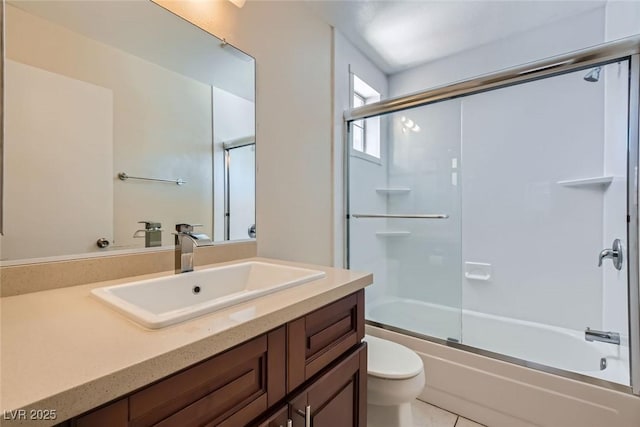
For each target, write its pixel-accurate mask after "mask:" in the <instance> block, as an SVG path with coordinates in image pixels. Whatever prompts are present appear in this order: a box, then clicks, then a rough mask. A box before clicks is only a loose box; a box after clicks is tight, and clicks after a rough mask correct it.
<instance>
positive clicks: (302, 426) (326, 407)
mask: <svg viewBox="0 0 640 427" xmlns="http://www.w3.org/2000/svg"><path fill="white" fill-rule="evenodd" d="M366 350H367V348H366V344H365V343H362V344H360V346H358V348H357V349H356V350H355V351H352V352H350V353H349V354H348V356H346V357H345V358H342V359H341V360H340V361H339V362H337V363H336V364H334V365H333V366H332V367H331V368H330V369H329V371H328V372H326V373H324V374H322V375H321V376H319V377H318V378H317V379H314V380H312V381H311V384H309V385H308V386H306V387H305V388H304V390H303V391H302V392H300V393H299V394H298V395H297V396H296V397H294V398H293V399H292V400H291V401H290V403H289V417H290V419H291V420H292V421H293V423H292V427H311V426H313V427H338V426H339V427H366V425H367V418H366V404H367V351H366ZM278 427H279V426H278Z"/></svg>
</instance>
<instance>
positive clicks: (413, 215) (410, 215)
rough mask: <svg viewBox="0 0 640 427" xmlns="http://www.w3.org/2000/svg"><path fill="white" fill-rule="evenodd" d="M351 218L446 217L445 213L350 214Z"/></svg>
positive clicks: (447, 216)
mask: <svg viewBox="0 0 640 427" xmlns="http://www.w3.org/2000/svg"><path fill="white" fill-rule="evenodd" d="M351 216H352V217H353V218H413V219H447V218H449V215H447V214H404V215H403V214H351Z"/></svg>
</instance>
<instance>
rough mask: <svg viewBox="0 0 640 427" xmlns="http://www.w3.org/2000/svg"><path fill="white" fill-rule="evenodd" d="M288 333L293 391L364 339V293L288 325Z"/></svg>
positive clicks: (352, 295) (288, 370)
mask: <svg viewBox="0 0 640 427" xmlns="http://www.w3.org/2000/svg"><path fill="white" fill-rule="evenodd" d="M287 333H288V336H289V338H288V339H289V346H288V352H287V363H288V366H287V372H288V375H287V386H288V388H287V390H288V391H289V392H291V391H292V390H294V389H295V388H296V387H298V386H300V385H301V384H302V383H303V382H305V381H307V380H308V379H310V378H311V377H312V376H314V375H316V374H317V373H318V372H320V371H321V370H323V369H324V368H325V367H327V366H328V365H330V364H331V363H332V362H333V361H334V360H337V359H338V358H339V357H340V356H341V355H343V354H345V353H346V352H347V351H348V350H349V349H350V348H352V347H354V346H355V345H357V344H358V343H359V342H360V341H361V340H362V338H363V337H364V290H361V291H358V292H356V293H353V294H351V295H348V296H346V297H344V298H342V299H340V300H338V301H336V302H334V303H331V304H329V305H326V306H324V307H322V308H320V309H318V310H316V311H314V312H312V313H309V314H308V315H306V316H304V317H301V318H299V319H296V320H294V321H292V322H289V323H288V324H287Z"/></svg>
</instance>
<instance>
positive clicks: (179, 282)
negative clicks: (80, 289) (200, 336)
mask: <svg viewBox="0 0 640 427" xmlns="http://www.w3.org/2000/svg"><path fill="white" fill-rule="evenodd" d="M324 276H325V273H324V272H323V271H318V270H308V269H306V268H298V267H289V266H286V265H280V264H270V263H266V262H256V261H250V262H243V263H239V264H233V265H228V266H224V267H213V268H208V269H206V270H197V271H192V272H189V273H182V274H176V275H174V276H167V277H161V278H158V279H148V280H140V281H137V282H131V283H126V284H123V285H114V286H105V287H103V288H96V289H93V290H92V291H91V293H92V294H93V295H95V296H96V297H98V298H100V299H101V300H102V301H104V302H106V303H107V304H109V305H110V306H111V307H112V308H115V309H116V310H118V311H119V312H121V313H123V314H124V315H126V316H128V317H130V318H131V319H133V320H135V321H136V322H138V323H140V324H142V325H143V326H146V327H148V328H151V329H158V328H163V327H165V326H169V325H173V324H175V323H179V322H183V321H185V320H188V319H193V318H194V317H197V316H201V315H203V314H207V313H212V312H214V311H216V310H220V309H222V308H224V307H229V306H231V305H234V304H239V303H241V302H245V301H248V300H251V299H254V298H258V297H261V296H263V295H267V294H271V293H273V292H277V291H280V290H283V289H288V288H291V287H293V286H298V285H300V284H302V283H306V282H310V281H312V280H317V279H320V278H322V277H324Z"/></svg>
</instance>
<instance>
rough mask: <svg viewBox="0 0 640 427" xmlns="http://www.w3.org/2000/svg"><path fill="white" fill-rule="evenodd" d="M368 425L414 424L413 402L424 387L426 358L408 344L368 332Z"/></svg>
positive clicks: (398, 426)
mask: <svg viewBox="0 0 640 427" xmlns="http://www.w3.org/2000/svg"><path fill="white" fill-rule="evenodd" d="M364 340H365V341H366V342H367V344H368V349H367V353H368V356H367V371H368V378H367V427H413V415H412V413H411V402H413V400H414V399H415V398H416V397H418V395H419V394H420V392H422V389H423V388H424V384H425V379H424V366H423V364H422V359H420V357H419V356H418V355H417V354H416V353H414V352H413V351H412V350H410V349H408V348H407V347H405V346H403V345H400V344H396V343H394V342H391V341H388V340H384V339H381V338H376V337H373V336H371V335H365V337H364Z"/></svg>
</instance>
